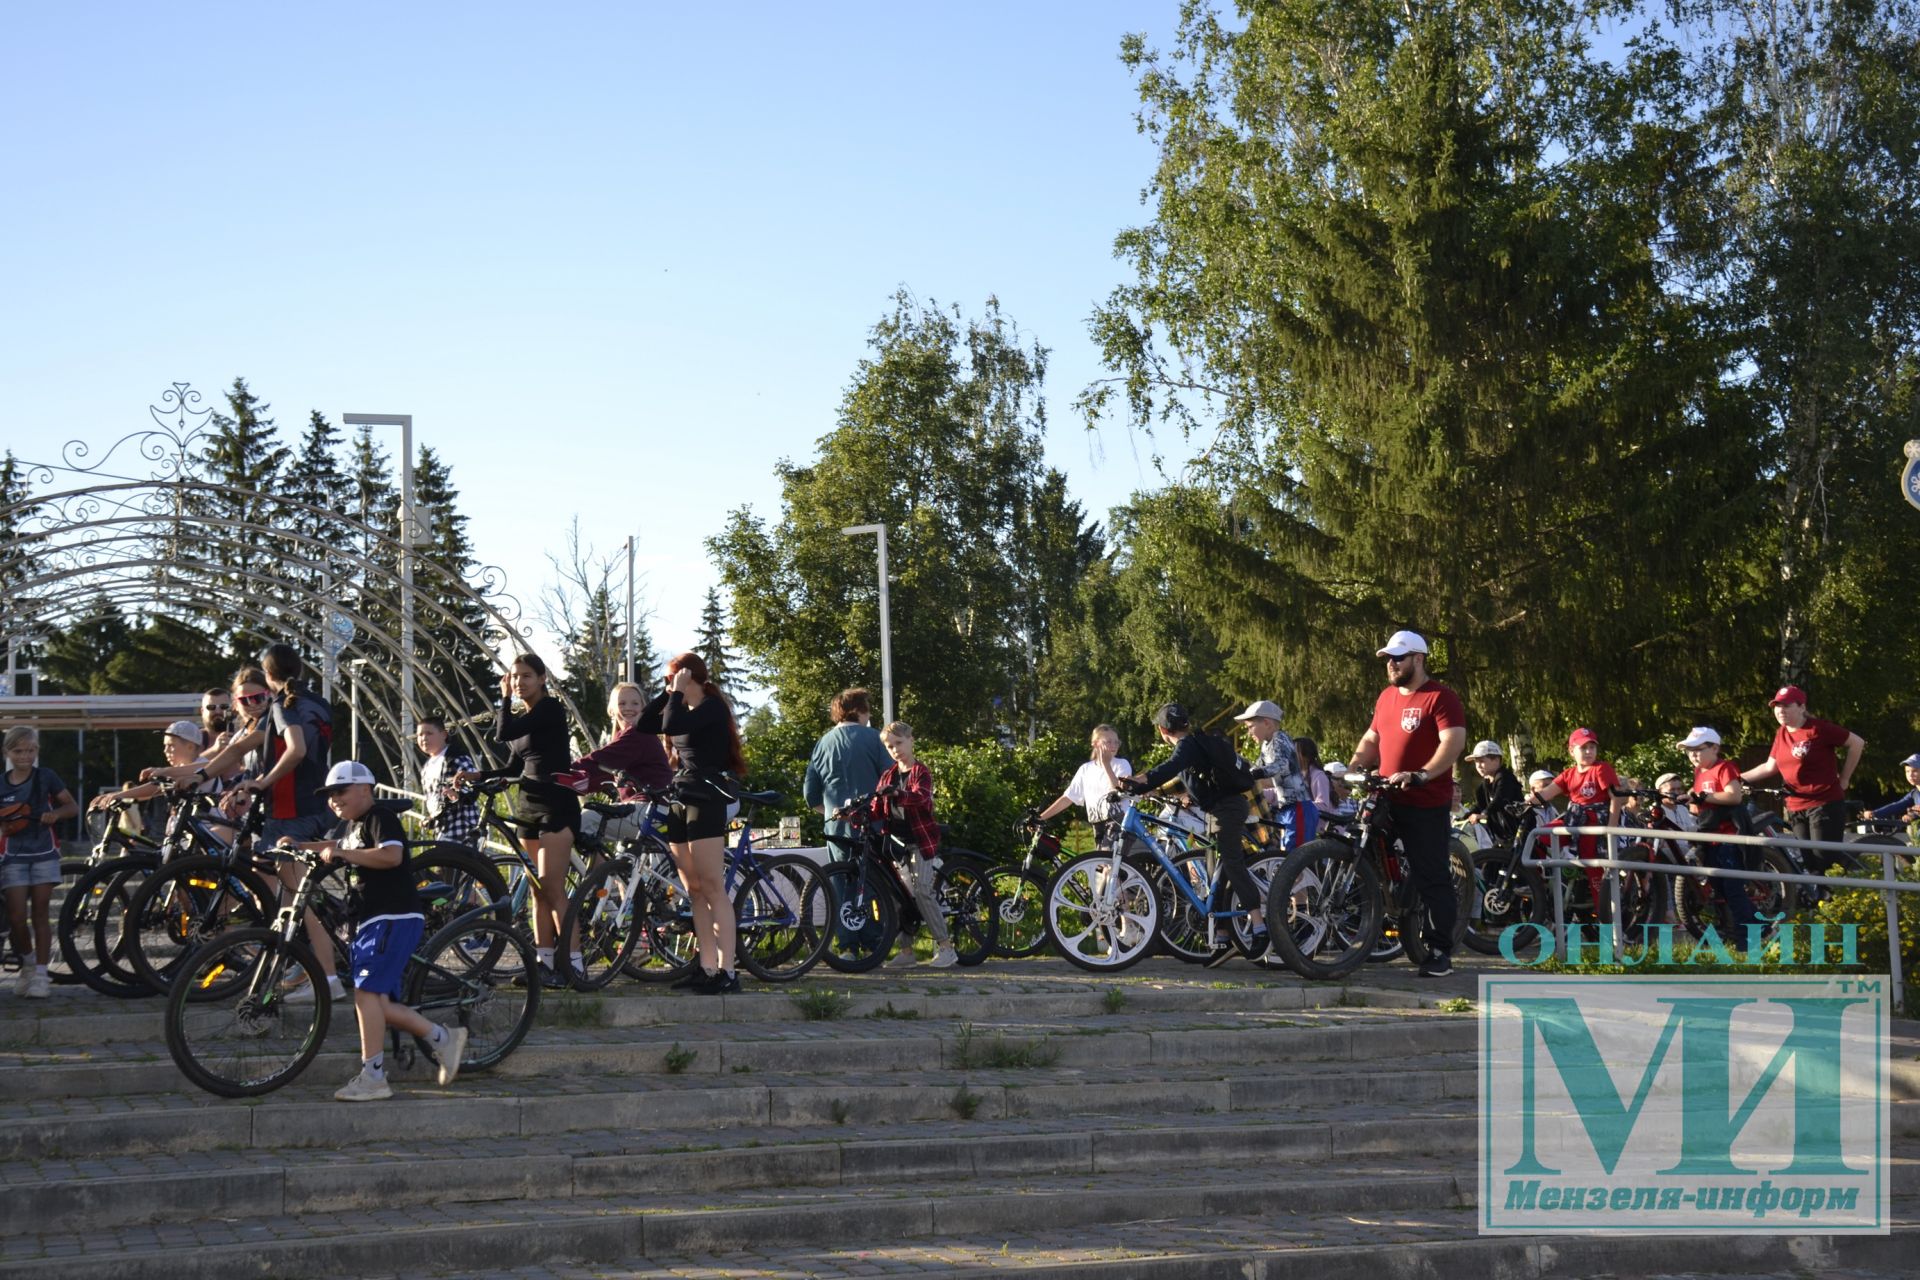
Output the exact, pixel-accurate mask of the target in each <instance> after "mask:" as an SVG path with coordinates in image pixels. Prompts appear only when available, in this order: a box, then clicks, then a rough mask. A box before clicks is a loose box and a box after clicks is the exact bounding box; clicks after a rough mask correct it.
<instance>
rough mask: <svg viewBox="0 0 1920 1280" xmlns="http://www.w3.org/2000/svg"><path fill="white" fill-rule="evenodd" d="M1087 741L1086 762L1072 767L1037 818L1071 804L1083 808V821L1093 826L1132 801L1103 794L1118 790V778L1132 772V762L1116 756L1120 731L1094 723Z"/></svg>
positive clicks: (1118, 750)
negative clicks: (1069, 776) (1089, 750)
mask: <svg viewBox="0 0 1920 1280" xmlns="http://www.w3.org/2000/svg"><path fill="white" fill-rule="evenodd" d="M1088 743H1089V745H1090V746H1091V747H1092V749H1093V753H1092V755H1090V756H1089V757H1088V758H1087V762H1086V763H1085V764H1083V765H1081V766H1080V767H1079V768H1078V769H1076V770H1074V773H1073V780H1072V781H1070V782H1069V783H1067V789H1066V790H1065V791H1063V792H1061V793H1060V798H1059V799H1057V800H1055V801H1054V802H1053V803H1052V804H1050V805H1048V806H1047V807H1046V808H1044V809H1042V810H1041V811H1040V821H1042V822H1045V821H1046V820H1047V819H1048V818H1052V817H1056V816H1058V815H1059V814H1062V813H1064V812H1066V811H1067V809H1068V808H1070V807H1071V806H1073V805H1076V804H1077V805H1079V806H1080V807H1081V808H1083V809H1085V810H1086V811H1087V821H1088V822H1091V823H1093V824H1094V825H1095V826H1096V827H1097V826H1099V825H1100V824H1101V823H1103V822H1106V821H1107V820H1108V819H1110V818H1117V817H1119V816H1120V812H1121V810H1123V809H1125V808H1126V807H1127V805H1129V804H1130V803H1132V801H1130V800H1129V799H1128V798H1127V797H1126V796H1124V795H1121V796H1115V797H1114V799H1113V800H1112V802H1111V803H1109V802H1108V800H1107V797H1108V796H1111V795H1113V793H1114V792H1116V791H1118V790H1120V779H1122V778H1128V777H1132V776H1133V766H1132V765H1130V764H1128V763H1127V762H1126V761H1125V760H1122V759H1121V758H1120V732H1119V730H1117V729H1115V728H1114V727H1113V726H1112V725H1110V724H1102V725H1095V726H1094V730H1093V732H1092V734H1090V735H1089V736H1088Z"/></svg>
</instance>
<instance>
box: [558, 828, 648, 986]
mask: <svg viewBox="0 0 1920 1280" xmlns="http://www.w3.org/2000/svg"><path fill="white" fill-rule="evenodd" d="M632 875H633V861H632V859H630V858H625V857H616V858H610V859H607V860H606V861H604V862H602V863H601V864H600V865H599V866H597V867H595V868H594V869H593V870H592V871H589V872H588V873H587V874H586V876H585V877H583V878H582V879H581V881H580V884H579V887H578V888H576V889H575V890H574V891H573V896H572V897H570V898H568V899H567V915H566V919H565V920H563V921H562V922H561V925H560V927H561V930H562V932H563V934H564V936H566V937H569V938H571V937H573V936H574V931H575V929H578V930H579V936H580V955H581V959H582V961H583V962H584V968H582V969H575V971H574V974H573V981H574V984H575V985H576V986H578V987H581V988H584V989H585V990H588V991H599V990H600V989H602V988H603V987H605V986H606V985H607V984H608V983H610V982H612V981H613V980H614V978H616V977H618V976H619V975H620V973H621V972H622V971H624V970H625V968H626V966H627V958H628V957H629V956H631V955H632V954H633V948H634V945H635V944H636V943H637V942H638V941H639V938H640V934H641V933H642V932H643V931H644V929H645V926H644V924H642V923H641V922H640V921H639V920H637V919H635V918H634V904H633V903H632V902H631V901H629V900H628V897H627V892H628V889H627V886H628V882H629V880H630V878H631V877H632Z"/></svg>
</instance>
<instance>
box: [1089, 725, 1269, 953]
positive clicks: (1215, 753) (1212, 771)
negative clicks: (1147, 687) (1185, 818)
mask: <svg viewBox="0 0 1920 1280" xmlns="http://www.w3.org/2000/svg"><path fill="white" fill-rule="evenodd" d="M1153 727H1154V730H1155V731H1156V732H1157V733H1158V734H1159V735H1160V740H1161V741H1162V742H1165V743H1167V744H1169V745H1170V746H1172V747H1173V754H1172V755H1171V756H1169V757H1168V758H1167V759H1166V760H1165V761H1163V762H1162V763H1161V764H1159V765H1158V766H1156V767H1154V768H1152V769H1149V770H1148V771H1147V772H1146V773H1142V774H1135V775H1134V776H1133V777H1130V778H1122V779H1120V787H1121V789H1122V790H1125V791H1131V792H1134V793H1136V794H1137V793H1140V792H1144V791H1152V790H1155V789H1156V788H1159V787H1162V786H1165V785H1166V784H1167V783H1169V782H1171V781H1173V779H1174V778H1175V777H1178V778H1179V779H1180V784H1181V785H1182V786H1184V787H1185V788H1186V789H1187V794H1188V795H1189V796H1191V797H1193V802H1194V804H1196V805H1198V806H1199V808H1200V810H1201V811H1202V812H1203V813H1205V814H1206V815H1207V832H1208V834H1209V835H1211V836H1212V837H1213V839H1214V845H1215V848H1216V849H1218V851H1219V854H1220V879H1219V882H1218V884H1216V885H1215V895H1214V910H1216V911H1219V910H1226V909H1228V903H1226V902H1224V901H1222V899H1221V895H1220V892H1219V890H1220V887H1221V886H1231V888H1232V890H1233V897H1234V898H1237V899H1238V900H1239V901H1240V903H1241V905H1242V906H1244V907H1245V908H1246V912H1247V927H1248V929H1249V930H1251V932H1252V935H1253V942H1254V945H1255V947H1256V948H1258V947H1260V946H1262V945H1264V944H1265V942H1266V940H1267V927H1266V924H1265V919H1266V904H1265V903H1264V902H1263V901H1262V900H1261V894H1260V885H1259V883H1258V882H1257V881H1255V880H1254V878H1253V873H1252V872H1250V871H1248V870H1247V854H1246V831H1247V816H1248V814H1249V813H1250V812H1251V811H1252V806H1251V805H1250V804H1249V802H1248V800H1247V793H1248V792H1249V791H1252V790H1253V786H1254V779H1253V774H1252V773H1251V772H1250V771H1249V770H1248V769H1247V767H1246V765H1244V764H1242V763H1241V762H1240V757H1239V755H1238V754H1237V753H1236V752H1235V751H1234V749H1233V746H1232V744H1231V743H1229V742H1228V741H1227V740H1226V739H1225V738H1222V737H1220V736H1219V735H1218V734H1213V733H1204V732H1201V731H1198V730H1196V729H1194V728H1193V722H1192V720H1191V719H1190V718H1189V717H1188V715H1187V711H1186V708H1185V707H1182V706H1181V705H1180V704H1179V703H1177V702H1169V703H1167V704H1166V705H1165V706H1163V707H1161V708H1160V709H1159V710H1158V711H1156V712H1154V713H1153ZM1232 954H1233V948H1231V947H1222V948H1221V949H1219V950H1218V951H1216V952H1215V953H1214V954H1213V955H1212V956H1211V957H1210V958H1209V959H1208V961H1207V964H1208V966H1209V967H1212V966H1215V965H1219V964H1223V963H1225V961H1226V959H1227V957H1229V956H1231V955H1232Z"/></svg>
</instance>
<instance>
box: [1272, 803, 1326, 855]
mask: <svg viewBox="0 0 1920 1280" xmlns="http://www.w3.org/2000/svg"><path fill="white" fill-rule="evenodd" d="M1279 819H1280V830H1281V831H1283V832H1285V833H1286V847H1287V848H1288V849H1289V850H1293V849H1298V848H1299V847H1300V846H1301V845H1303V844H1305V843H1306V842H1307V841H1309V840H1311V839H1313V837H1314V835H1315V834H1316V833H1317V832H1318V831H1319V830H1320V810H1318V809H1316V808H1314V806H1313V803H1312V802H1311V801H1306V802H1302V803H1299V804H1283V805H1281V806H1280V813H1279Z"/></svg>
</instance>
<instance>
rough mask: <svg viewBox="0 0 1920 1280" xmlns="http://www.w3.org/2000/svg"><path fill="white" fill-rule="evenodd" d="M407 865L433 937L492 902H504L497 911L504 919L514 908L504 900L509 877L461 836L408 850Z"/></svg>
mask: <svg viewBox="0 0 1920 1280" xmlns="http://www.w3.org/2000/svg"><path fill="white" fill-rule="evenodd" d="M407 869H408V870H409V872H411V874H412V876H413V886H414V892H415V894H416V895H417V896H418V897H419V899H420V913H421V915H422V916H423V917H424V918H425V919H426V922H427V935H428V936H429V937H431V936H432V935H433V934H435V933H437V932H439V931H440V930H441V929H442V928H444V927H445V926H446V925H447V924H448V923H450V922H451V921H453V920H454V919H455V918H456V917H459V916H462V915H465V914H466V913H467V912H469V911H471V910H473V909H474V908H475V907H478V906H483V905H485V904H486V903H489V902H498V903H500V909H499V911H498V912H497V913H496V914H497V915H498V917H499V918H500V919H503V920H504V919H507V918H509V916H508V913H509V911H510V910H511V909H510V908H509V907H508V906H507V904H506V903H505V902H504V901H502V900H503V899H504V898H505V897H506V896H507V879H506V877H505V876H503V875H501V874H500V869H499V868H498V867H496V866H495V865H494V864H493V862H492V860H491V859H489V858H486V857H484V856H482V855H481V854H480V853H478V852H476V851H475V850H474V849H472V848H471V847H469V846H467V845H464V844H461V843H460V842H459V841H457V840H436V841H435V842H434V843H432V844H430V845H428V846H427V847H426V848H424V849H410V850H408V852H407Z"/></svg>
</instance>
